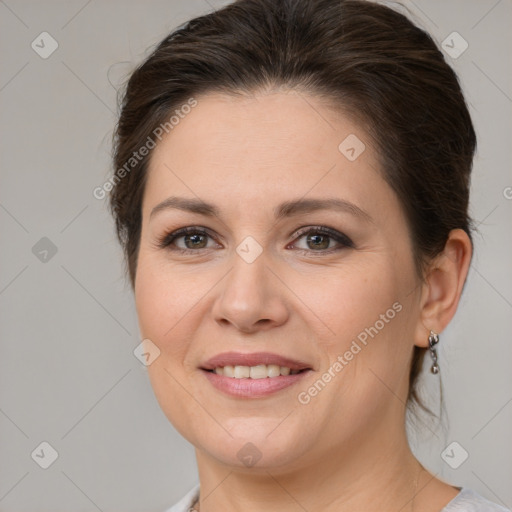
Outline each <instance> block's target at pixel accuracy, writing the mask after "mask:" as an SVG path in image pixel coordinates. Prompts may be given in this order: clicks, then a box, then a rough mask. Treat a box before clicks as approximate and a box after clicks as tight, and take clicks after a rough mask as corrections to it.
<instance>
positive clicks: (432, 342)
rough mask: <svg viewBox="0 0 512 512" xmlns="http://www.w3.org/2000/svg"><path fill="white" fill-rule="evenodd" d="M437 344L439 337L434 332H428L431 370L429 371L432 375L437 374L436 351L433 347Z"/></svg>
mask: <svg viewBox="0 0 512 512" xmlns="http://www.w3.org/2000/svg"><path fill="white" fill-rule="evenodd" d="M438 343H439V335H438V334H437V333H435V332H434V331H430V336H429V337H428V346H429V348H430V356H431V357H432V368H430V371H431V372H432V373H439V365H438V364H437V351H436V349H435V346H436V345H437V344H438Z"/></svg>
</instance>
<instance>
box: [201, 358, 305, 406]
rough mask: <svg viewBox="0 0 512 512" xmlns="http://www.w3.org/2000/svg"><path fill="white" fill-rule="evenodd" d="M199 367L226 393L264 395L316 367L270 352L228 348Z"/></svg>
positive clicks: (249, 395)
mask: <svg viewBox="0 0 512 512" xmlns="http://www.w3.org/2000/svg"><path fill="white" fill-rule="evenodd" d="M200 370H202V372H203V373H204V375H205V377H206V378H207V379H208V381H209V382H210V384H212V385H213V386H214V388H216V389H217V390H219V391H222V392H223V393H225V394H228V395H231V396H235V397H238V398H262V397H265V396H267V395H269V394H273V393H275V392H277V391H280V390H283V389H285V388H287V387H289V386H291V385H292V384H295V383H296V382H298V381H299V380H302V379H303V378H304V376H305V375H307V374H308V373H310V372H311V371H313V368H312V366H311V365H310V364H307V363H304V362H302V361H298V360H294V359H291V358H288V357H285V356H280V355H277V354H271V353H268V352H258V353H252V354H242V353H236V352H226V353H224V354H219V355H217V356H215V357H213V358H211V359H209V360H208V361H207V362H206V363H204V364H203V365H202V366H201V367H200Z"/></svg>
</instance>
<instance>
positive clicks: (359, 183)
mask: <svg viewBox="0 0 512 512" xmlns="http://www.w3.org/2000/svg"><path fill="white" fill-rule="evenodd" d="M196 99H197V105H196V106H195V107H193V108H191V109H190V113H188V114H187V115H184V116H183V118H182V119H180V121H179V123H178V124H176V125H174V127H173V129H172V130H170V131H169V134H168V135H167V136H166V137H165V138H163V139H162V141H161V142H159V144H158V145H157V147H156V148H155V150H154V153H153V156H152V160H151V165H150V169H149V172H148V181H147V185H146V189H145V195H144V201H143V221H142V234H141V241H140V253H139V259H138V266H137V275H136V281H135V298H136V307H137V312H138V317H139V324H140V329H141V334H142V336H143V338H146V339H149V340H151V342H152V343H153V344H154V345H155V346H156V347H158V349H159V351H160V354H159V356H158V357H157V358H156V359H155V360H154V362H152V363H151V364H150V365H149V366H148V371H149V375H150V379H151V384H152V386H153V389H154V391H155V394H156V397H157V399H158V401H159V403H160V406H161V407H162V409H163V411H164V412H165V414H166V415H167V417H168V418H169V420H170V421H171V422H172V423H173V424H174V426H175V427H176V428H177V429H178V430H179V431H180V432H181V434H182V435H183V436H184V437H186V438H187V439H188V440H189V441H190V442H191V443H193V444H194V445H195V446H196V447H197V448H198V449H199V450H200V453H202V454H203V455H204V456H205V457H211V458H212V459H216V460H217V461H220V462H221V463H224V464H227V465H230V466H238V467H240V468H242V467H243V466H244V464H245V465H246V466H251V465H253V464H254V462H255V461H256V467H263V468H274V469H276V468H277V467H278V466H281V467H282V468H293V467H294V465H304V464H305V463H308V462H312V461H313V460H314V459H315V458H319V457H327V455H332V454H333V453H338V454H340V455H341V454H342V453H343V454H344V455H347V454H349V453H351V452H350V451H351V450H354V449H355V448H357V447H358V446H366V447H367V448H368V449H369V450H372V449H373V448H374V447H375V444H376V443H382V441H383V438H384V436H385V437H386V439H389V437H390V436H393V435H399V434H401V433H402V431H401V430H400V429H401V424H402V423H403V418H402V414H403V409H404V402H405V401H406V396H407V386H408V374H409V363H410V357H411V355H412V349H413V345H414V342H415V335H416V332H417V330H418V325H419V323H420V316H419V304H420V300H419V298H420V293H421V287H420V285H419V283H420V281H419V278H418V276H417V274H416V272H415V267H414V264H413V258H412V247H411V242H410V239H409V235H408V229H407V225H406V219H405V217H404V214H403V212H402V210H401V207H400V204H399V202H398V200H397V198H396V196H395V194H394V192H393V191H392V189H391V188H390V187H389V186H388V185H387V183H386V182H385V181H384V180H383V178H382V177H381V175H380V174H379V172H378V169H379V164H378V161H377V155H376V154H375V152H374V150H373V148H372V147H371V145H370V140H369V138H368V136H367V134H366V133H365V132H363V131H362V130H361V129H360V128H359V126H358V125H355V124H353V122H351V121H350V120H349V119H348V118H346V117H344V116H342V115H340V114H337V113H335V112H334V111H333V110H331V109H329V108H328V107H326V106H325V105H324V104H322V103H320V102H319V100H318V99H316V98H315V97H312V96H307V95H304V94H302V93H301V94H299V93H297V92H274V93H271V94H259V95H257V96H256V97H251V98H248V97H245V98H241V97H237V98H235V97H231V96H225V95H220V94H219V95H217V94H215V95H214V94H209V95H204V96H201V97H198V98H196ZM187 110H188V109H187ZM363 144H364V146H363ZM170 198H174V200H173V201H171V200H170ZM178 201H180V203H178ZM328 201H331V203H329V202H328ZM332 201H337V202H338V203H337V205H336V204H334V203H332ZM199 202H205V203H208V205H211V206H210V207H205V206H203V207H197V208H194V210H195V211H192V210H189V209H188V208H187V205H188V206H191V205H192V204H194V205H196V203H199ZM323 202H325V205H324V207H322V208H318V206H322V204H323ZM180 204H181V206H182V207H179V208H178V207H176V205H180ZM196 206H197V205H196ZM210 208H211V209H214V210H215V213H214V214H212V213H210ZM182 228H189V229H190V231H189V232H188V233H179V234H178V235H177V236H176V237H175V238H174V239H173V238H172V236H169V234H172V233H176V232H177V231H178V230H181V229H182ZM151 346H152V345H151ZM155 353H158V351H156V349H155ZM227 353H229V354H228V355H226V354H227ZM213 358H217V360H216V361H215V360H213ZM261 365H265V366H261ZM236 366H238V367H239V368H235V367H236ZM213 367H218V368H224V369H223V370H217V371H218V372H219V373H218V374H217V373H214V372H212V371H208V370H211V369H212V368H213ZM231 367H233V368H231ZM247 367H252V368H250V369H249V370H247V369H246V368H247ZM254 367H257V368H254ZM281 367H283V369H282V371H281ZM286 368H290V369H291V370H294V371H290V375H288V376H286V375H281V373H283V374H286V373H287V372H288V370H287V369H286ZM297 370H302V371H300V373H296V371H297ZM269 372H270V373H269ZM224 373H225V374H224ZM233 373H234V374H235V377H233V376H232V375H233ZM247 374H248V375H249V376H252V377H254V378H252V377H249V378H246V377H247ZM277 374H279V376H271V377H269V376H268V375H277ZM237 376H238V377H240V376H245V378H242V379H239V378H237ZM258 377H262V378H258ZM247 443H252V444H247ZM372 447H373V448H372ZM369 453H370V452H369ZM251 457H252V458H251ZM258 459H259V460H258ZM326 460H327V459H326Z"/></svg>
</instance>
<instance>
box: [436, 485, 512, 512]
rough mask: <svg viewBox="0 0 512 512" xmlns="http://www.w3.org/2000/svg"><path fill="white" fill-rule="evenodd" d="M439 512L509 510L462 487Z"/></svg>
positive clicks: (506, 511)
mask: <svg viewBox="0 0 512 512" xmlns="http://www.w3.org/2000/svg"><path fill="white" fill-rule="evenodd" d="M441 512H510V509H508V508H505V507H503V506H502V505H498V504H497V503H494V502H492V501H489V500H488V499H486V498H484V497H483V496H481V495H480V494H478V493H477V492H475V491H473V490H472V489H468V488H466V487H463V488H462V489H461V491H460V492H459V494H457V496H455V498H453V499H452V500H451V501H450V502H449V503H448V504H447V505H446V506H445V507H444V508H443V510H441Z"/></svg>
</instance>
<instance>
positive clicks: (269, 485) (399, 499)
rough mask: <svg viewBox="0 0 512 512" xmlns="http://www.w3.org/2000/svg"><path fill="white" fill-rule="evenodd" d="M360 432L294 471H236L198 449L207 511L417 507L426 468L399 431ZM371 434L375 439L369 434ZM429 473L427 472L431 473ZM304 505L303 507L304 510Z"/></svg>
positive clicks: (203, 507) (346, 510)
mask: <svg viewBox="0 0 512 512" xmlns="http://www.w3.org/2000/svg"><path fill="white" fill-rule="evenodd" d="M379 430H381V432H379V435H376V432H371V433H370V432H366V433H364V432H360V433H359V434H358V435H357V437H358V438H359V439H351V443H350V446H349V447H345V446H343V447H341V446H338V447H333V448H332V449H330V450H329V452H328V453H323V454H319V455H317V456H316V459H312V458H309V459H308V461H307V463H305V464H300V468H299V469H297V467H298V466H299V465H296V467H295V468H294V469H289V470H285V469H283V468H272V467H266V468H257V466H254V467H253V468H250V469H245V468H244V469H243V470H239V469H234V468H233V467H227V466H225V465H223V464H221V463H219V461H217V460H215V459H212V458H211V457H210V456H209V455H208V454H206V453H205V452H202V451H200V450H197V449H196V456H197V463H198V470H199V479H200V482H201V496H200V498H201V503H200V510H201V512H214V511H218V510H222V511H225V512H231V511H233V512H234V511H243V512H258V511H267V510H279V511H280V512H288V511H289V512H292V511H293V512H296V511H297V510H299V509H300V508H302V509H303V510H308V511H309V512H334V511H336V512H353V511H354V510H365V511H372V512H373V511H375V512H377V511H382V510H400V511H401V512H410V511H414V496H415V494H416V492H417V490H418V482H419V480H418V478H419V477H420V473H423V474H424V473H425V471H422V469H423V468H422V466H421V465H420V464H419V462H418V461H417V460H416V458H415V457H414V455H413V454H412V452H411V450H410V448H409V445H408V443H407V438H406V433H405V427H403V429H401V430H400V434H399V435H397V430H396V429H395V430H394V429H389V428H387V429H385V431H387V432H390V433H393V435H392V436H390V435H388V436H387V437H386V436H384V437H383V436H382V435H381V434H383V432H382V430H383V429H379ZM368 436H369V437H368ZM425 476H426V475H425ZM298 507H299V508H298Z"/></svg>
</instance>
